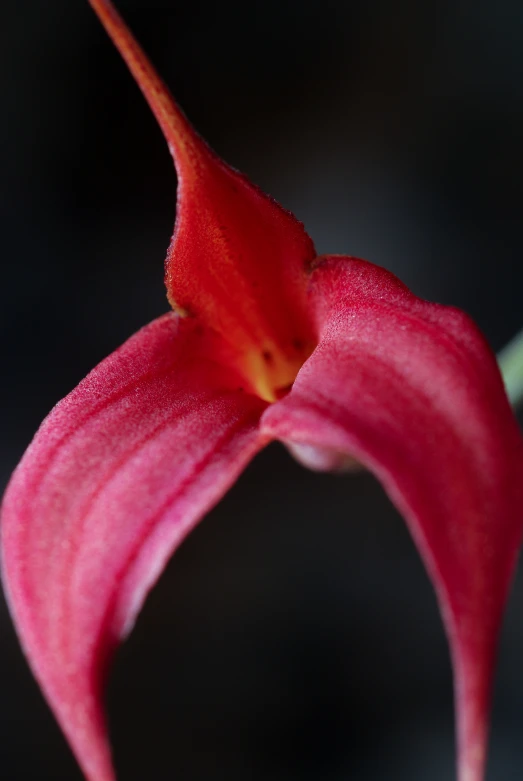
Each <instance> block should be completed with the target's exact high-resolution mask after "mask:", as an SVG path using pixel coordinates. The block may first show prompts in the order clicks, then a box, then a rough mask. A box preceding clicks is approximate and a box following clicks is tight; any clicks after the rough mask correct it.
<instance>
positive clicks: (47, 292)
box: [0, 0, 523, 781]
mask: <svg viewBox="0 0 523 781" xmlns="http://www.w3.org/2000/svg"><path fill="white" fill-rule="evenodd" d="M118 5H119V8H120V9H121V11H122V12H123V13H124V15H125V17H126V18H127V20H128V21H129V23H130V24H131V26H132V27H133V28H134V30H135V32H136V34H137V35H138V37H139V39H140V40H141V41H142V43H143V44H144V46H145V47H146V49H147V50H148V51H149V53H150V54H151V56H152V58H153V60H154V62H155V63H156V65H157V66H158V68H159V69H160V72H161V73H162V74H163V76H164V78H165V79H166V80H167V82H168V83H169V84H170V86H171V87H172V89H173V91H174V93H175V94H176V96H177V98H178V99H179V101H180V103H181V104H182V106H183V107H184V109H185V110H186V112H187V113H188V115H189V117H190V118H191V119H192V120H193V122H194V123H195V124H196V126H197V127H198V129H199V130H200V131H201V132H202V134H203V135H204V136H205V137H206V138H207V139H208V140H209V142H210V143H211V144H212V145H213V146H214V147H215V149H216V150H217V151H218V152H219V153H220V154H221V155H222V156H223V157H225V158H226V159H227V160H228V161H229V162H230V163H232V164H234V165H235V166H237V167H238V168H240V169H242V170H244V171H245V172H247V173H248V174H249V175H250V176H251V178H252V179H253V180H254V181H256V182H257V183H259V184H260V185H261V186H262V187H263V188H264V189H266V190H268V191H269V192H270V193H271V194H272V195H274V196H275V197H276V198H277V199H278V200H280V201H281V202H282V203H283V204H284V205H285V206H286V207H288V208H290V209H292V210H293V211H294V212H295V214H296V215H297V216H298V217H299V218H300V219H302V220H303V221H304V222H305V224H306V226H307V228H308V230H309V232H310V234H311V235H312V237H313V238H314V239H315V242H316V246H317V248H318V250H319V252H327V251H334V252H346V253H351V254H354V255H360V256H362V257H366V258H368V259H370V260H373V261H374V262H376V263H380V264H382V265H384V266H386V267H387V268H389V269H391V270H392V271H394V272H396V273H397V274H398V275H399V276H400V277H401V278H402V279H403V280H404V281H405V282H406V283H407V284H409V285H410V286H411V287H412V289H413V290H414V291H415V292H417V293H419V294H420V295H423V296H425V297H427V298H430V299H433V300H438V301H441V302H445V303H452V304H456V305H459V306H461V307H462V308H464V309H466V310H467V311H469V312H470V313H471V314H472V315H473V316H474V317H475V319H476V320H477V321H478V322H479V324H480V326H481V327H482V328H483V330H484V331H485V332H486V334H487V336H488V337H489V339H490V340H491V342H492V344H493V346H494V347H495V348H496V349H499V348H500V347H501V346H502V345H503V344H504V343H505V342H506V341H507V340H508V339H509V338H510V337H511V336H512V335H513V333H515V332H516V331H517V330H518V329H519V328H520V327H521V326H522V325H523V270H522V263H521V251H522V247H521V236H522V229H523V184H522V183H523V151H522V150H523V144H522V140H523V45H522V42H523V9H522V6H521V3H520V2H519V0H513V1H511V0H497V2H481V1H480V2H478V1H477V0H470V1H466V2H461V1H455V2H442V1H441V0H424V2H419V1H418V2H415V0H411V1H410V2H409V0H401V1H400V2H364V0H360V2H343V0H337V1H329V0H302V1H301V2H300V1H299V0H278V2H276V0H265V2H241V1H240V0H234V1H233V2H231V1H230V0H224V2H221V3H213V4H209V3H205V2H200V0H191V1H190V2H182V0H176V1H175V0H172V2H150V3H146V2H144V0H120V2H119V3H118ZM0 44H1V45H0V58H1V61H0V81H1V85H0V86H1V93H0V94H1V95H2V116H3V121H2V123H1V124H0V138H1V141H2V143H1V149H2V175H1V179H0V205H1V247H2V274H3V276H2V280H3V287H2V308H1V311H0V317H1V318H2V338H1V345H2V347H1V349H2V361H1V365H2V371H3V375H2V382H1V384H0V394H1V416H2V417H1V422H0V423H1V433H2V437H1V443H0V484H1V485H4V484H5V482H6V481H7V479H8V476H9V474H10V472H11V470H12V469H13V467H14V466H15V464H16V462H17V461H18V459H19V458H20V456H21V455H22V452H23V450H24V448H25V447H26V445H27V444H28V442H29V440H30V438H31V436H32V434H33V432H34V431H35V429H36V428H37V426H38V424H39V423H40V421H41V419H42V418H43V417H44V415H45V414H46V413H47V412H48V411H49V409H50V408H51V406H52V405H53V404H54V403H55V401H56V400H57V399H58V398H60V397H62V396H63V395H65V394H66V393H67V392H68V391H69V390H70V389H71V388H72V387H73V386H74V385H75V384H76V383H77V382H78V381H79V380H80V379H81V378H82V377H83V376H84V375H85V374H86V373H87V372H88V370H89V369H90V368H92V367H93V366H94V365H95V364H96V363H97V362H98V361H99V360H101V359H102V358H103V357H104V356H105V355H106V354H107V353H109V352H110V351H112V350H113V349H114V348H115V347H116V346H118V345H119V344H120V343H121V342H122V341H123V340H124V339H126V338H127V337H128V336H129V335H130V334H131V333H132V332H133V331H135V330H136V329H137V328H139V327H140V326H141V325H143V324H144V323H145V322H147V321H149V320H151V319H153V318H154V317H156V316H157V315H159V314H160V313H162V312H164V311H165V310H166V308H167V303H166V300H165V294H164V288H163V283H162V265H163V258H164V255H165V250H166V247H167V244H168V241H169V237H170V235H171V231H172V225H173V219H174V202H175V177H174V174H173V169H172V165H171V162H170V158H169V155H168V152H167V149H166V145H165V143H164V141H163V139H162V137H161V134H160V132H159V131H158V130H157V128H156V125H155V122H154V120H153V118H152V116H151V115H150V112H149V110H148V109H147V108H146V105H145V103H144V101H143V99H142V97H141V95H140V93H139V92H138V90H137V88H136V87H135V85H134V83H133V81H132V80H131V78H130V77H129V75H128V74H127V72H126V70H125V68H124V66H123V65H122V63H121V61H120V59H119V57H118V56H117V55H116V53H115V51H114V50H113V48H112V46H111V45H110V44H109V42H108V40H107V38H106V35H105V33H104V32H103V31H102V29H101V27H100V25H99V23H98V21H97V20H96V18H95V17H94V14H93V13H92V11H91V10H90V9H89V7H88V6H87V3H86V2H84V1H83V0H18V2H13V3H9V4H6V5H5V6H4V7H3V8H2V24H1V32H0ZM0 632H1V642H0V698H1V699H0V774H1V776H2V778H3V779H4V778H5V779H8V780H9V781H10V780H11V779H13V781H43V779H46V780H47V779H49V780H52V781H61V780H62V779H64V780H65V779H67V780H68V781H75V780H76V779H80V774H79V771H78V770H77V768H76V766H75V763H74V761H73V759H72V757H71V756H70V754H69V751H68V749H67V747H66V744H65V742H64V740H63V738H62V737H61V734H60V732H59V730H58V728H57V727H56V725H55V723H54V721H53V719H52V717H51V715H50V713H49V712H48V710H47V707H46V705H45V704H44V702H43V699H42V697H41V695H40V694H39V692H38V690H37V687H36V685H35V683H34V682H33V680H32V677H31V675H30V673H29V671H28V669H27V667H26V665H25V662H24V660H23V658H22V655H21V653H20V651H19V648H18V645H17V641H16V639H15V636H14V633H13V630H12V628H11V624H10V620H9V617H8V615H7V611H6V609H5V607H4V606H2V607H1V608H0ZM109 712H110V719H111V730H112V737H113V742H114V746H115V756H116V764H117V767H118V769H119V774H120V775H119V779H121V781H133V780H135V781H138V779H147V781H149V779H151V780H154V781H164V779H165V780H166V779H177V781H222V780H223V781H245V780H246V779H249V780H252V781H269V779H270V781H342V780H343V781H348V779H351V780H355V779H357V780H358V781H374V780H375V779H376V781H377V780H378V779H380V781H383V779H387V780H389V779H398V780H399V779H401V781H411V780H414V779H416V780H417V779H423V780H424V781H441V780H442V779H452V778H453V762H454V755H453V751H454V747H453V732H452V731H453V725H452V693H451V677H450V669H449V662H448V655H447V649H446V644H445V641H444V637H443V632H442V629H441V626H440V621H439V617H438V614H437V610H436V605H435V599H434V596H433V593H432V590H431V587H430V586H429V583H428V581H427V578H426V576H425V574H424V572H423V569H422V566H421V563H420V562H419V560H418V556H417V554H416V552H415V550H414V547H413V545H412V542H411V541H410V538H409V536H408V534H407V532H406V530H405V528H404V525H403V522H402V521H401V519H400V518H399V517H398V516H397V514H396V513H395V511H394V510H393V509H392V507H391V506H390V504H389V502H388V500H387V499H386V498H385V497H384V495H383V493H382V491H381V489H380V488H379V486H378V485H377V484H376V482H375V481H374V480H373V479H372V478H371V477H370V476H369V475H366V474H362V475H358V476H355V477H343V478H340V477H337V478H336V477H332V476H326V475H313V474H310V473H307V472H306V471H305V470H303V469H301V468H300V467H299V466H297V465H296V464H294V463H293V462H292V461H291V459H290V457H289V456H288V455H287V454H286V452H285V451H284V450H283V448H281V447H278V446H272V447H270V448H269V449H268V450H267V451H266V452H265V453H263V454H262V455H261V456H260V457H259V458H257V459H256V460H255V461H254V463H253V464H252V465H251V467H250V468H249V469H248V470H247V472H246V473H245V474H244V476H243V477H242V478H241V479H240V481H239V483H238V484H237V486H236V487H235V488H234V489H233V490H232V491H231V492H230V494H229V495H228V496H227V497H226V499H225V500H224V501H223V502H222V503H221V505H220V506H219V507H218V508H217V509H215V510H214V511H213V512H212V513H211V514H210V515H209V517H208V518H207V519H206V520H205V521H204V522H203V523H202V525H201V526H200V527H199V528H198V529H197V530H196V531H195V532H194V533H193V534H192V535H191V536H190V538H189V539H188V540H187V541H186V542H185V543H184V545H183V546H182V548H181V549H180V551H179V552H178V553H177V554H176V556H175V558H174V560H173V561H172V563H171V565H170V566H169V568H168V570H167V572H166V574H165V575H164V577H163V578H162V580H161V582H160V584H159V586H158V587H157V589H156V590H155V591H154V593H153V595H152V596H151V598H150V599H149V601H148V603H147V606H146V608H145V610H144V612H143V614H142V616H141V618H140V620H139V622H138V625H137V628H136V630H135V632H134V634H133V635H132V637H131V639H130V641H129V642H128V643H127V644H126V645H125V646H124V647H123V648H122V650H121V652H120V653H119V656H118V659H117V663H116V666H115V669H114V674H113V676H112V679H111V685H110V689H109ZM522 777H523V579H522V578H521V577H520V579H519V581H518V582H517V583H516V588H515V592H514V595H513V598H512V601H511V604H510V606H509V613H508V617H507V621H506V624H505V630H504V635H503V638H502V647H501V659H500V667H499V674H498V680H497V688H496V701H495V708H494V721H493V737H492V751H491V761H490V769H489V779H497V781H516V779H521V778H522Z"/></svg>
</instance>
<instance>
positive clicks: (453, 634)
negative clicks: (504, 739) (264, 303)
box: [261, 256, 523, 781]
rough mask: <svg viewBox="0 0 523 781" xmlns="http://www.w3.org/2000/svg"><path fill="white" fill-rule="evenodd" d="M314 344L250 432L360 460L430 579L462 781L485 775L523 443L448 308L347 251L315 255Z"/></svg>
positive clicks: (323, 456)
mask: <svg viewBox="0 0 523 781" xmlns="http://www.w3.org/2000/svg"><path fill="white" fill-rule="evenodd" d="M310 300H311V303H312V306H313V308H314V310H315V313H316V317H317V321H318V329H319V332H320V341H319V345H318V347H317V349H316V350H315V352H314V353H313V354H312V356H311V357H310V358H309V360H308V361H307V362H306V363H305V364H304V366H303V367H302V369H301V371H300V373H299V374H298V377H297V379H296V381H295V383H294V386H293V388H292V391H291V393H290V394H289V395H288V396H286V397H285V398H284V399H283V400H281V401H279V402H277V403H276V404H274V405H272V406H271V407H270V408H269V409H268V410H267V411H266V412H265V413H264V415H263V417H262V423H261V428H262V431H263V432H264V433H265V434H267V435H268V436H271V437H274V438H277V439H280V440H281V441H283V442H285V443H287V444H288V445H289V446H290V447H291V449H292V452H293V453H294V454H295V455H296V456H297V457H298V458H299V459H300V460H301V461H303V463H305V464H306V465H307V466H310V467H311V468H315V469H331V468H338V467H339V466H340V464H341V465H343V463H344V462H345V461H346V459H347V457H350V458H353V459H356V460H357V461H359V462H361V463H362V464H363V465H365V466H366V467H368V468H369V469H370V470H371V471H372V472H373V473H374V474H375V475H376V477H377V478H378V479H379V480H380V482H381V483H382V485H383V486H384V488H385V490H386V491H387V493H388V494H389V496H390V498H391V500H392V501H393V503H394V504H395V505H396V507H397V508H398V510H399V511H400V512H401V513H402V514H403V516H404V518H405V520H406V521H407V523H408V526H409V529H410V531H411V533H412V536H413V538H414V541H415V543H416V545H417V547H418V549H419V551H420V553H421V556H422V557H423V560H424V562H425V565H426V567H427V570H428V572H429V575H430V577H431V579H432V582H433V584H434V587H435V590H436V594H437V597H438V601H439V605H440V609H441V612H442V616H443V620H444V624H445V627H446V631H447V636H448V639H449V644H450V649H451V656H452V661H453V669H454V681H455V701H456V719H457V739H458V777H459V781H481V779H483V777H484V768H485V759H486V743H487V732H488V729H487V727H488V716H489V708H490V697H491V686H492V678H493V670H494V661H495V655H496V646H497V639H498V634H499V628H500V623H501V619H502V615H503V612H504V607H505V603H506V600H507V594H508V590H509V586H510V582H511V577H512V574H513V571H514V566H515V562H516V557H517V552H518V549H519V545H520V541H521V535H522V529H523V439H522V437H521V433H520V430H519V428H518V425H517V422H516V420H515V418H514V415H513V413H512V410H511V409H510V405H509V403H508V401H507V398H506V394H505V390H504V387H503V383H502V379H501V376H500V373H499V370H498V367H497V364H496V360H495V357H494V355H493V354H492V352H491V350H490V348H489V347H488V345H487V344H486V342H485V340H484V338H483V336H482V335H481V334H480V333H479V331H478V329H477V328H476V326H475V325H474V323H473V322H472V321H471V320H470V318H468V316H467V315H465V314H464V313H462V312H460V311H459V310H456V309H452V308H449V307H443V306H439V305H436V304H429V303H426V302H424V301H421V300H420V299H418V298H416V297H415V296H414V295H413V294H412V293H410V292H409V291H408V289H407V288H406V287H405V286H404V285H403V284H402V283H401V282H400V281H399V280H397V279H396V278H395V277H394V276H393V275H392V274H390V273H389V272H387V271H385V270H384V269H381V268H379V267H377V266H374V265H372V264H370V263H366V262H365V261H361V260H356V259H353V258H342V257H335V256H334V257H327V258H324V259H320V263H319V265H318V267H317V268H316V270H315V272H314V274H313V277H312V280H311V287H310Z"/></svg>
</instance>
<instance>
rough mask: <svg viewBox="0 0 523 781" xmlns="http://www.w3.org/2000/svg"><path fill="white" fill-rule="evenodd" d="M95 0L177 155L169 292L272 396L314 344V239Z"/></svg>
mask: <svg viewBox="0 0 523 781" xmlns="http://www.w3.org/2000/svg"><path fill="white" fill-rule="evenodd" d="M90 3H91V5H92V7H93V8H94V10H95V11H96V13H97V14H98V16H99V18H100V20H101V21H102V23H103V25H104V26H105V28H106V30H107V32H108V33H109V35H110V36H111V38H112V39H113V41H114V43H115V45H116V46H117V48H118V49H119V51H120V53H121V55H122V56H123V58H124V59H125V61H126V63H127V65H128V67H129V69H130V70H131V72H132V74H133V76H134V78H135V79H136V82H137V83H138V86H139V87H140V89H141V90H142V92H143V93H144V95H145V97H146V99H147V101H148V102H149V105H150V107H151V109H152V110H153V112H154V114H155V116H156V118H157V120H158V123H159V124H160V126H161V128H162V130H163V133H164V135H165V138H166V140H167V143H168V145H169V149H170V151H171V153H172V155H173V158H174V161H175V165H176V171H177V174H178V199H177V214H176V225H175V231H174V235H173V237H172V241H171V244H170V247H169V250H168V254H167V259H166V262H165V271H166V276H165V279H166V285H167V292H168V298H169V301H170V302H171V304H172V306H173V307H174V309H175V310H176V311H178V312H180V313H182V314H189V315H192V316H195V317H197V318H198V319H199V321H200V322H201V323H202V324H204V325H205V326H207V327H211V328H213V329H214V330H215V331H217V332H219V333H220V334H221V335H222V337H223V338H224V339H226V340H227V341H228V342H229V343H230V344H231V345H234V348H235V350H236V353H237V356H238V369H239V371H241V372H242V374H243V375H244V378H245V380H246V381H247V382H249V384H250V385H251V387H253V389H254V390H255V391H256V392H257V393H259V395H261V396H262V397H263V398H265V399H267V400H270V401H273V400H274V399H276V398H278V396H279V395H280V393H281V391H282V389H284V388H286V387H287V386H288V385H290V384H291V383H292V381H293V380H294V377H295V376H296V373H297V371H298V369H299V367H300V366H301V364H302V363H303V361H304V360H305V359H306V358H307V357H308V356H309V355H310V353H311V352H312V349H313V347H314V344H315V333H314V329H313V328H312V327H311V320H310V318H309V316H308V312H307V300H306V288H307V281H308V272H309V269H310V266H311V263H312V261H313V260H314V258H315V256H316V253H315V250H314V245H313V243H312V241H311V239H310V238H309V236H308V235H307V233H306V232H305V229H304V227H303V225H302V224H301V223H300V222H299V221H298V220H297V219H296V218H295V217H294V216H293V215H292V214H291V213H290V212H288V211H286V210H285V209H283V208H282V207H281V206H280V205H279V204H278V203H277V202H276V201H275V200H273V199H272V198H270V197H269V196H268V195H266V194H265V193H263V192H262V191H261V190H260V189H259V188H258V187H256V186H254V185H253V184H252V183H251V182H250V181H249V180H248V179H247V178H246V177H245V176H243V175H242V174H240V173H239V172H238V171H236V170H235V169H233V168H231V167H230V166H228V165H227V164H226V163H224V162H223V161H222V160H220V158H219V157H218V156H217V155H216V154H215V153H214V152H213V151H212V150H211V149H210V148H209V147H208V146H207V144H206V143H205V142H204V141H203V140H202V139H201V137H200V136H199V135H198V134H197V133H196V131H195V130H194V128H193V127H192V126H191V124H190V123H189V122H188V120H187V118H186V117H185V115H184V114H183V112H182V111H181V110H180V108H179V107H178V105H177V104H176V102H175V101H174V99H173V98H172V96H171V94H170V93H169V91H168V89H167V88H166V86H165V85H164V84H163V82H162V81H161V79H160V78H159V77H158V75H157V73H156V72H155V70H154V68H153V67H152V65H151V63H150V62H149V60H148V59H147V57H146V56H145V54H144V52H143V51H142V49H141V48H140V46H139V45H138V44H137V42H136V41H135V39H134V38H133V36H132V34H131V32H130V30H129V29H128V28H127V27H126V25H125V24H124V22H123V21H122V19H121V18H120V16H119V15H118V13H117V12H116V10H115V9H114V7H113V5H112V3H111V2H110V1H109V0H90Z"/></svg>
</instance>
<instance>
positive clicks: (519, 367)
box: [498, 330, 523, 408]
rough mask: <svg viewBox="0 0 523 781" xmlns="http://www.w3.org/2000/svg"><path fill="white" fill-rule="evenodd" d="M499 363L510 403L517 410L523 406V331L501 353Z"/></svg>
mask: <svg viewBox="0 0 523 781" xmlns="http://www.w3.org/2000/svg"><path fill="white" fill-rule="evenodd" d="M498 362H499V367H500V369H501V374H502V375H503V380H504V381H505V387H506V389H507V394H508V397H509V399H510V402H511V404H512V406H513V407H514V408H517V407H519V406H520V405H521V404H523V330H521V331H520V332H519V334H517V336H515V337H514V338H513V339H512V341H510V342H509V343H508V344H507V345H506V347H504V348H503V350H502V351H501V352H500V353H499V355H498Z"/></svg>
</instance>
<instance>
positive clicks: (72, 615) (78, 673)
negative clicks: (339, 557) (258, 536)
mask: <svg viewBox="0 0 523 781" xmlns="http://www.w3.org/2000/svg"><path fill="white" fill-rule="evenodd" d="M209 353H211V355H212V356H217V355H218V356H219V355H220V345H219V344H216V343H215V342H214V341H213V337H212V336H209V335H206V334H205V332H203V330H202V329H201V328H200V327H199V326H197V325H196V324H195V323H194V321H192V320H181V319H180V318H179V317H178V316H177V315H175V314H169V315H166V316H164V317H162V318H160V319H159V320H156V321H154V322H153V323H151V324H150V325H149V326H147V327H146V328H144V329H142V330H141V331H139V332H138V333H137V334H136V335H135V336H133V337H132V338H131V339H130V340H129V341H128V342H126V343H125V344H124V345H123V346H122V347H121V348H120V349H119V350H117V351H116V352H115V353H113V354H112V355H111V356H110V357H109V358H107V359H106V360H105V361H103V363H101V364H100V365H99V366H98V367H97V368H96V369H95V370H94V371H93V372H92V373H91V374H89V375H88V376H87V377H86V379H85V380H83V382H82V383H81V384H80V385H79V386H78V387H77V388H76V390H74V391H73V392H72V393H71V394H70V395H69V396H68V397H67V398H65V399H64V400H63V401H61V402H60V403H59V404H58V405H57V406H56V407H55V408H54V410H53V411H52V412H51V414H50V415H49V417H48V418H47V419H46V420H45V421H44V423H43V424H42V426H41V428H40V430H39V432H38V433H37V435H36V437H35V439H34V441H33V443H32V444H31V446H30V447H29V449H28V450H27V452H26V454H25V456H24V458H23V460H22V462H21V463H20V465H19V466H18V468H17V470H16V472H15V473H14V475H13V478H12V480H11V483H10V485H9V487H8V490H7V493H6V496H5V499H4V503H3V509H2V550H3V570H4V572H3V574H4V580H5V583H6V586H7V591H8V599H9V603H10V607H11V610H12V613H13V616H14V618H15V621H16V625H17V629H18V632H19V635H20V638H21V641H22V644H23V646H24V650H25V652H26V654H27V657H28V659H29V661H30V663H31V665H32V667H33V670H34V672H35V675H36V677H37V679H38V681H39V682H40V684H41V686H42V689H43V690H44V692H45V694H46V696H47V698H48V700H49V702H50V704H51V706H52V707H53V709H54V712H55V714H56V716H57V718H58V720H59V722H60V724H61V725H62V728H63V730H64V732H65V734H66V735H67V737H68V739H69V742H70V744H71V746H72V748H73V750H74V752H75V754H76V756H77V758H78V761H79V762H80V764H81V766H82V768H83V770H84V773H85V775H86V777H87V778H88V779H89V780H90V781H113V779H114V775H113V770H112V767H111V760H110V751H109V747H108V741H107V736H106V726H105V720H104V716H103V708H102V693H103V692H102V688H103V683H104V677H105V672H106V668H107V663H108V661H109V660H110V658H111V655H112V652H113V650H114V649H115V647H116V646H117V644H118V642H119V641H120V639H121V638H122V637H124V636H125V635H126V634H127V632H128V631H129V630H130V628H131V627H132V624H133V621H134V619H135V616H136V614H137V611H138V610H139V608H140V607H141V605H142V602H143V600H144V598H145V595H146V593H147V591H148V590H149V589H150V587H151V586H152V585H153V583H154V582H155V581H156V579H157V577H158V576H159V574H160V573H161V571H162V569H163V568H164V565H165V562H166V560H167V559H168V558H169V556H170V555H171V554H172V552H173V551H174V550H175V548H176V547H177V546H178V545H179V544H180V542H181V541H182V540H183V538H184V537H185V535H186V534H187V532H188V531H189V530H190V529H191V528H192V527H193V526H194V524H195V523H196V522H197V521H198V520H199V519H200V518H201V517H202V515H203V514H204V513H206V512H207V511H208V510H209V509H210V508H211V507H212V506H213V505H214V504H215V503H216V502H217V501H218V500H219V499H220V497H221V496H222V495H223V494H224V492H225V491H227V489H228V488H229V486H230V485H231V484H232V483H233V482H234V481H235V479H236V477H237V476H238V474H239V473H240V472H241V470H242V469H243V468H244V467H245V465H246V463H247V462H248V461H249V459H251V458H252V456H253V455H254V454H255V452H256V451H257V450H258V449H259V447H260V446H261V444H262V442H261V438H260V435H259V434H258V431H257V423H258V420H259V418H260V414H261V412H262V411H263V409H264V408H265V406H266V405H265V403H264V402H263V401H261V400H260V399H258V398H256V397H254V396H250V395H247V394H246V393H245V392H244V391H242V390H239V389H238V382H237V379H238V378H237V377H236V375H235V374H234V372H232V371H231V370H230V369H225V368H222V367H221V366H219V365H218V364H217V363H215V362H214V360H213V358H212V357H210V355H209ZM222 358H223V359H224V360H225V358H224V356H222ZM44 775H45V773H44Z"/></svg>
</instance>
